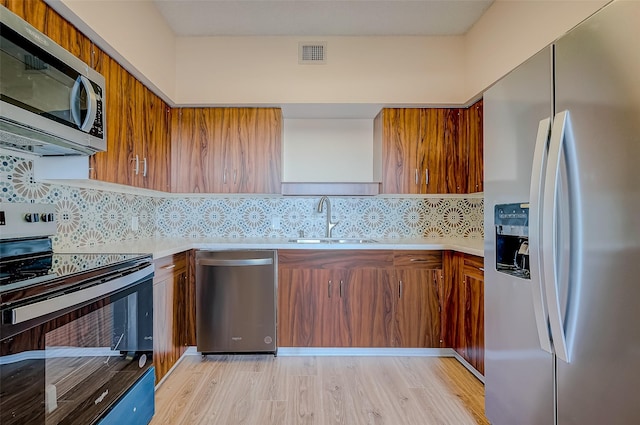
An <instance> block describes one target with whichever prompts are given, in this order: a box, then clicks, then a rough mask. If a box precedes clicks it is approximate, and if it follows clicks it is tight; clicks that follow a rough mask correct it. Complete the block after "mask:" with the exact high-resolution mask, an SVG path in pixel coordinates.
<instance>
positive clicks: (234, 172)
mask: <svg viewBox="0 0 640 425" xmlns="http://www.w3.org/2000/svg"><path fill="white" fill-rule="evenodd" d="M237 177H238V170H233V184H236V181H237V180H238V179H237Z"/></svg>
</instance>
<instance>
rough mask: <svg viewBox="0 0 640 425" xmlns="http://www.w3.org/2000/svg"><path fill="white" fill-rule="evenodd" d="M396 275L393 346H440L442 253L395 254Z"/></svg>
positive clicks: (402, 252)
mask: <svg viewBox="0 0 640 425" xmlns="http://www.w3.org/2000/svg"><path fill="white" fill-rule="evenodd" d="M394 276H395V283H396V284H397V285H398V288H397V291H396V294H397V303H396V309H395V332H394V335H395V342H394V346H396V347H407V348H439V347H441V346H442V338H441V337H440V334H441V320H440V316H441V310H442V307H441V303H440V292H441V289H440V288H441V286H442V253H441V252H440V251H395V252H394Z"/></svg>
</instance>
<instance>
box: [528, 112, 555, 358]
mask: <svg viewBox="0 0 640 425" xmlns="http://www.w3.org/2000/svg"><path fill="white" fill-rule="evenodd" d="M550 129H551V118H545V119H543V120H542V121H540V123H539V124H538V135H537V136H536V147H535V151H534V154H533V168H532V170H531V188H530V192H529V247H530V248H531V252H530V257H529V261H530V266H531V267H530V268H531V290H532V291H533V309H534V313H535V319H536V328H537V329H538V338H539V340H540V347H541V348H542V349H543V350H544V351H546V352H548V353H553V351H552V348H551V335H550V334H549V325H548V317H549V316H548V313H547V306H546V304H545V301H544V294H543V281H544V278H545V276H544V273H543V269H542V261H541V259H542V251H541V249H540V248H541V244H540V230H541V228H542V226H541V221H542V194H543V187H544V186H543V183H544V181H543V179H544V171H545V165H546V159H547V153H548V144H549V143H548V142H549V130H550Z"/></svg>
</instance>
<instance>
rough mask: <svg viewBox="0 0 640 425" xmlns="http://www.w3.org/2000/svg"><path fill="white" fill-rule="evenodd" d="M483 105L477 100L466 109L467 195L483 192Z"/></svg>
mask: <svg viewBox="0 0 640 425" xmlns="http://www.w3.org/2000/svg"><path fill="white" fill-rule="evenodd" d="M482 111H483V103H482V100H479V101H478V102H476V103H475V104H474V105H472V106H471V107H470V108H469V109H468V115H467V122H468V123H467V132H468V136H467V137H468V139H469V184H468V187H467V189H468V191H469V193H473V192H482V191H484V159H483V155H484V154H483V136H482V134H483V133H482V132H483V127H482V120H483V117H482Z"/></svg>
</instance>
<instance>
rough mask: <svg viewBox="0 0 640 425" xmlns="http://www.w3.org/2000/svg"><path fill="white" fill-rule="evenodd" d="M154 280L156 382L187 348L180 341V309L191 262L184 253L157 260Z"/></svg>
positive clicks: (154, 361)
mask: <svg viewBox="0 0 640 425" xmlns="http://www.w3.org/2000/svg"><path fill="white" fill-rule="evenodd" d="M154 264H155V276H154V279H153V364H154V366H155V369H156V383H158V382H160V380H161V379H162V378H163V377H164V376H165V375H166V374H167V372H168V371H169V370H170V369H171V368H172V367H173V365H174V364H175V363H176V362H177V361H178V359H179V358H180V356H182V354H183V353H184V352H185V350H186V347H185V346H184V344H181V343H180V340H181V339H182V337H181V335H180V333H181V332H179V328H178V326H177V325H178V324H179V321H178V320H177V316H178V315H177V314H176V312H177V311H179V308H177V307H178V305H179V299H180V296H178V295H179V294H180V293H181V292H183V288H184V287H185V285H186V283H187V266H186V265H187V263H186V255H185V254H184V253H181V254H176V255H172V256H167V257H163V258H159V259H157V260H155V262H154Z"/></svg>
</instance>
